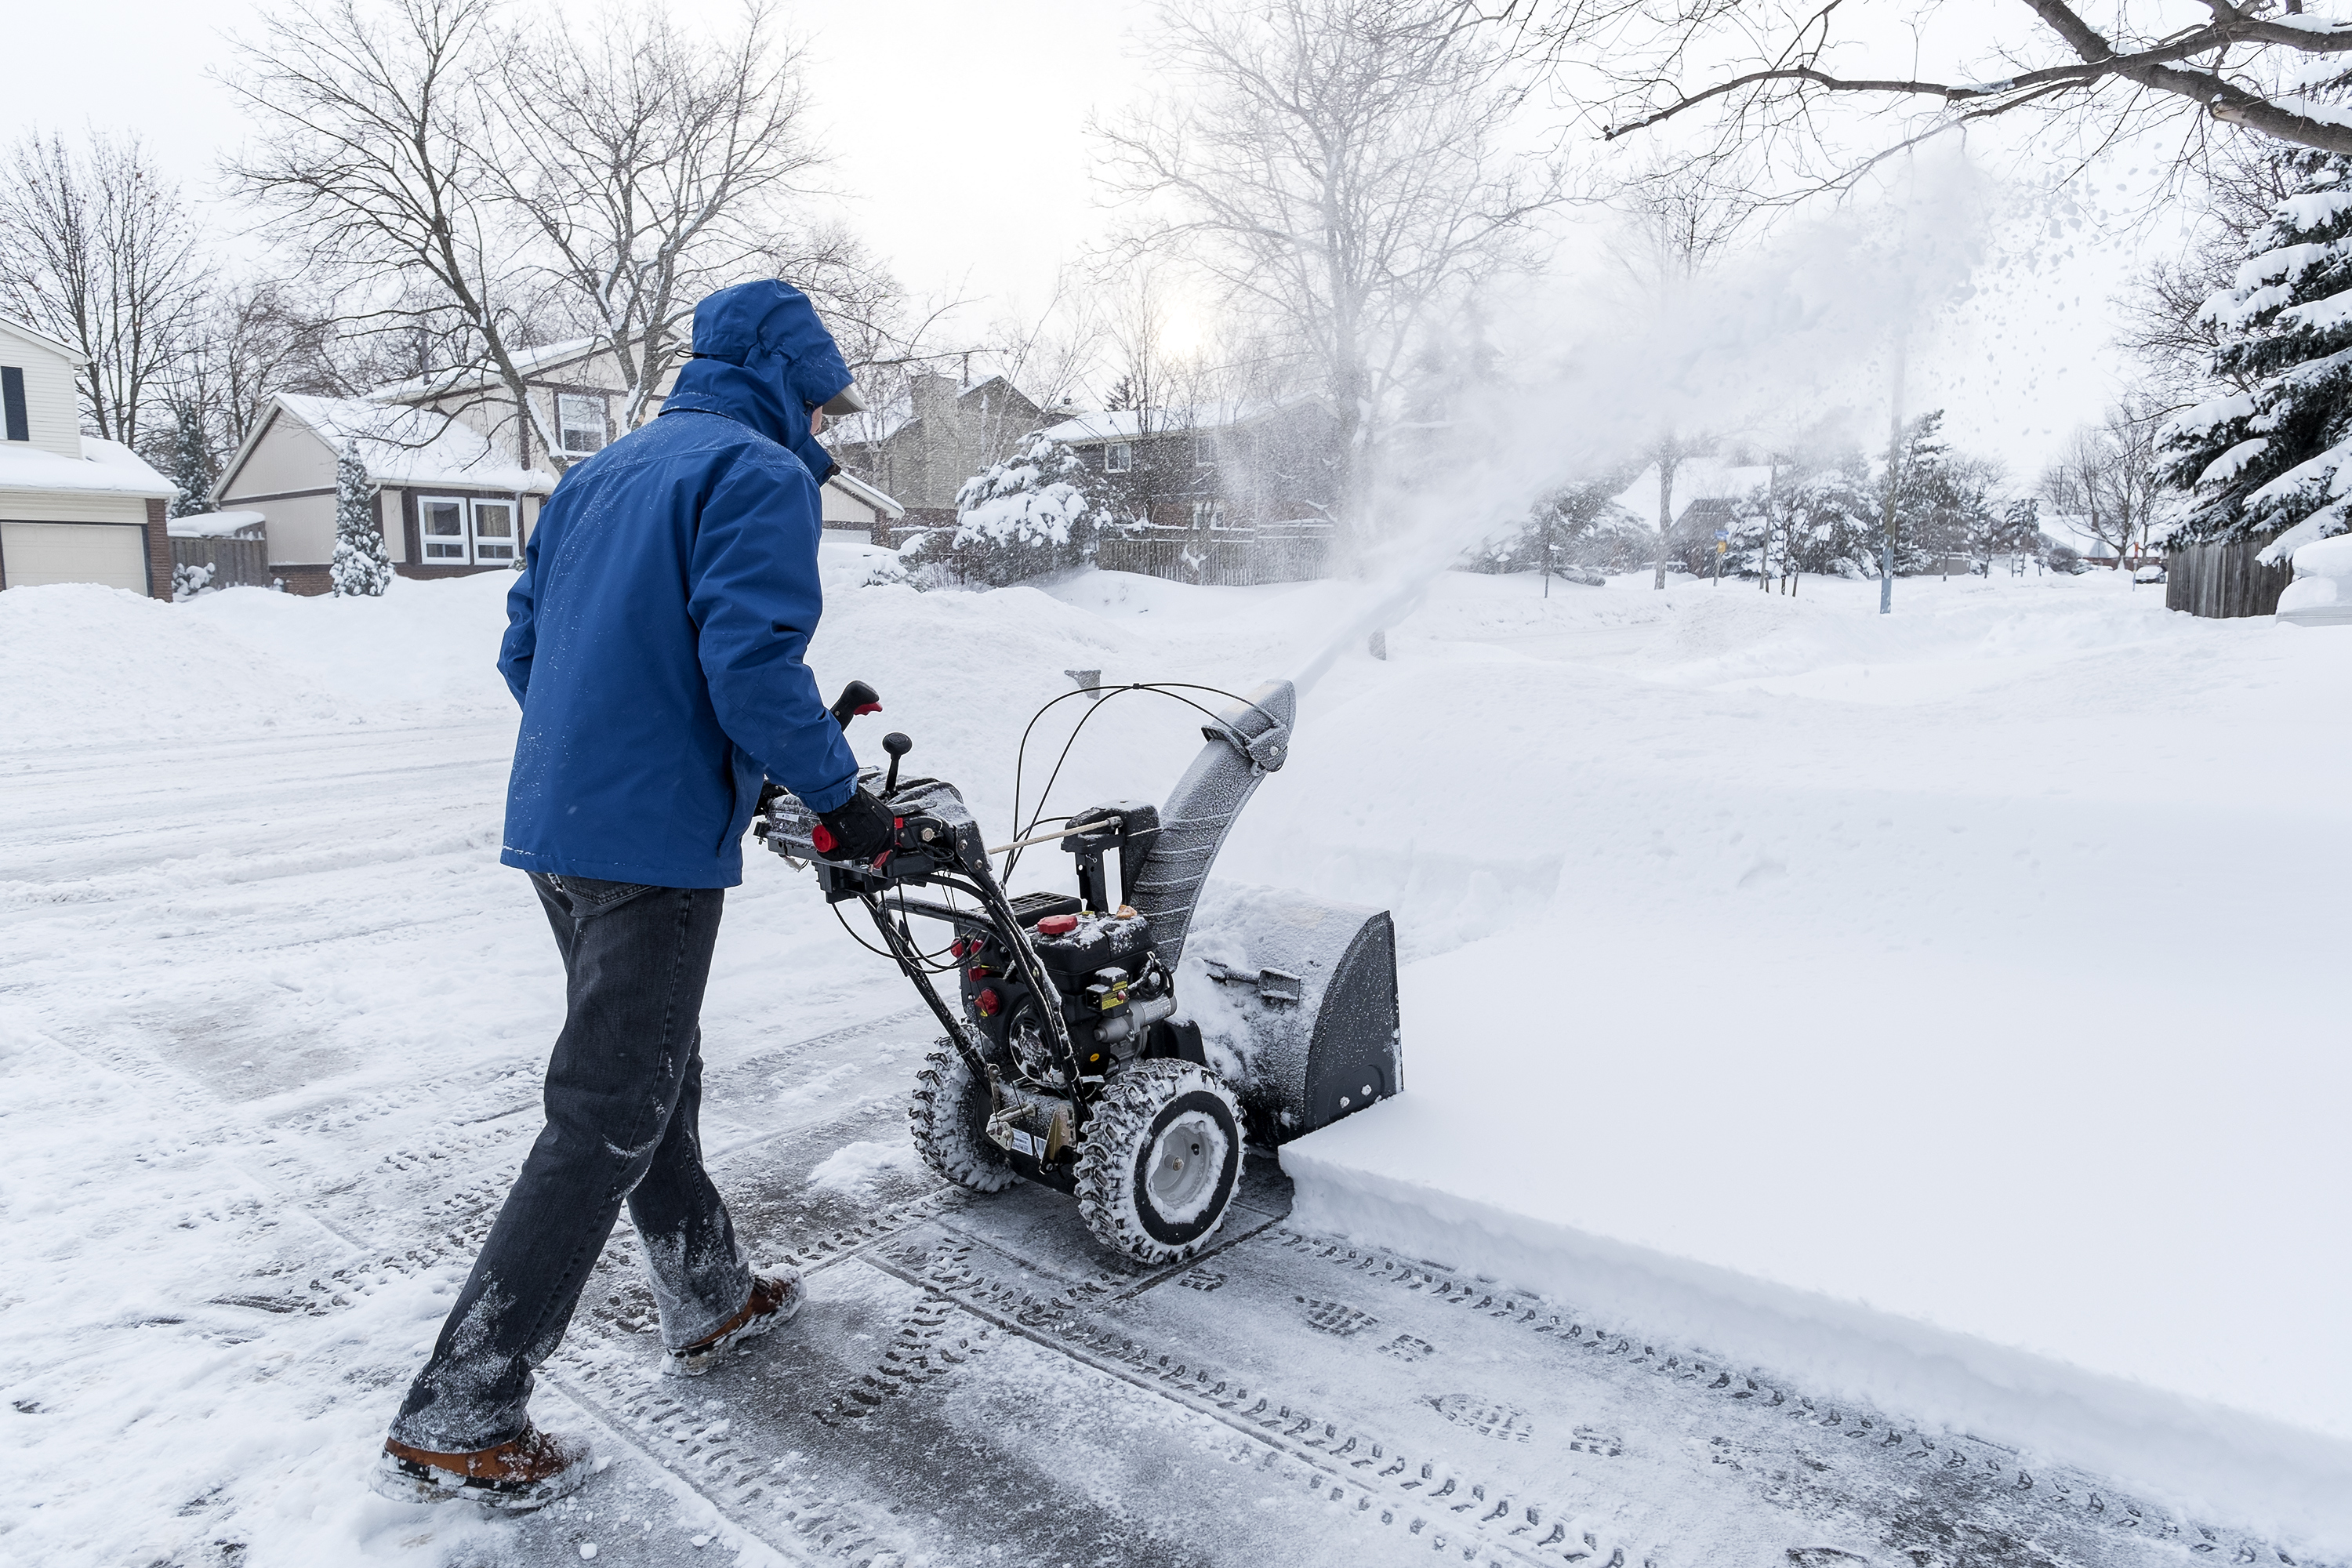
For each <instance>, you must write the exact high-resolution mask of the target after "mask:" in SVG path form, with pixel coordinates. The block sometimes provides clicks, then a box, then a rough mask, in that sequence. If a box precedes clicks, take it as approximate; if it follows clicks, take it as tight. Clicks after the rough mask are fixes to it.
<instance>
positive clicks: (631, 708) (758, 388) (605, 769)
mask: <svg viewBox="0 0 2352 1568" xmlns="http://www.w3.org/2000/svg"><path fill="white" fill-rule="evenodd" d="M694 353H695V357H694V358H693V359H691V360H689V361H688V362H687V363H686V365H685V367H684V368H683V369H681V370H680V371H679V372H678V376H677V384H676V385H675V386H674V387H673V388H672V390H671V392H670V395H669V397H668V398H667V401H665V403H664V404H663V405H662V412H661V416H660V417H659V418H657V419H656V420H654V421H653V422H652V423H651V424H649V425H647V426H645V427H644V428H643V429H640V430H636V431H634V432H632V433H630V434H629V435H627V436H625V437H622V438H621V439H620V440H618V441H615V442H614V443H613V444H612V445H611V446H609V447H605V448H604V450H603V451H601V452H599V453H597V454H596V455H595V456H594V457H593V458H588V459H587V460H586V461H585V462H582V463H577V464H574V465H573V466H572V468H571V470H570V471H569V472H567V473H566V474H565V475H564V476H563V481H562V483H561V484H559V485H557V486H556V487H555V493H554V494H553V495H551V496H550V497H548V499H547V504H546V505H545V506H544V507H543V508H542V509H541V511H540V517H539V526H538V528H537V529H535V530H534V531H532V533H531V536H530V545H529V546H528V548H527V549H526V550H525V551H524V552H523V553H524V570H523V574H522V575H521V576H520V578H518V579H517V580H516V582H515V585H514V589H513V591H512V592H511V593H509V595H507V622H508V625H507V635H506V640H505V642H504V644H503V646H502V647H500V648H499V673H500V674H502V675H504V676H505V677H506V680H507V685H508V686H509V688H510V689H512V690H513V692H514V694H515V700H517V701H519V702H520V703H521V704H522V728H521V731H520V734H519V735H518V736H517V738H516V741H515V755H514V772H513V773H512V774H511V776H510V777H509V782H508V785H507V823H506V843H505V847H504V848H503V850H502V851H501V852H500V854H499V859H500V860H501V861H503V862H504V863H506V864H507V865H509V866H520V867H521V868H524V869H526V870H531V871H553V872H558V873H564V874H570V875H574V876H581V877H594V878H600V879H604V880H607V881H616V882H646V883H651V884H654V885H656V886H658V887H668V888H731V887H733V886H735V885H736V884H737V883H738V882H740V881H741V880H742V879H743V848H742V839H743V832H744V829H745V828H746V827H747V826H750V824H751V814H752V811H753V810H754V808H755V807H756V806H757V805H758V804H759V795H760V781H761V773H762V772H763V771H764V772H765V773H766V774H767V775H768V776H770V777H772V778H774V779H776V780H778V781H779V782H780V783H782V784H784V785H785V786H786V787H787V788H789V789H791V790H792V792H793V794H795V795H799V796H800V797H801V798H802V799H803V800H804V801H806V802H807V803H808V804H809V805H810V806H811V807H813V808H814V809H815V810H818V811H830V810H832V809H833V808H834V807H835V806H837V805H841V804H842V803H843V802H844V801H846V800H847V799H848V798H849V797H850V795H851V794H852V793H853V792H854V791H855V790H856V784H857V763H856V759H855V758H854V757H853V756H852V755H851V754H850V750H849V744H848V742H847V741H845V739H844V738H843V737H842V733H841V728H840V726H839V725H838V724H836V723H835V721H834V719H833V716H832V715H831V714H830V713H828V712H827V711H826V710H825V707H824V700H823V699H821V698H820V697H819V696H818V695H817V689H816V678H815V677H814V676H813V675H811V674H810V673H809V671H808V668H807V667H806V666H805V665H803V663H802V662H801V660H802V658H803V655H804V654H805V653H806V652H807V649H808V643H809V637H811V636H812V635H813V634H814V632H815V630H816V623H817V616H818V615H819V613H820V612H821V611H822V609H823V608H824V595H823V594H822V592H821V591H820V589H819V587H818V584H817V570H816V547H817V539H818V537H819V532H820V530H821V528H822V526H823V525H822V522H821V521H820V518H819V512H818V501H817V486H818V484H820V483H821V482H822V481H823V480H824V478H825V476H826V475H827V474H829V473H831V472H832V469H833V463H832V459H831V458H828V457H827V456H826V455H825V452H824V448H823V447H820V446H818V445H817V443H816V440H815V438H814V437H813V436H811V435H810V434H809V410H810V409H811V408H813V407H815V406H817V405H820V404H823V403H824V402H825V401H826V400H827V399H828V398H831V397H832V396H833V395H835V394H836V393H838V392H839V391H841V390H842V388H844V387H845V386H847V385H848V384H849V382H850V375H849V369H848V367H847V366H846V365H845V364H844V363H843V362H842V358H841V353H840V351H839V350H838V349H836V348H835V346H834V342H833V339H832V337H831V336H830V335H829V334H828V333H827V332H826V331H825V330H824V324H823V323H821V322H820V321H818V320H817V316H816V311H815V310H814V308H813V307H812V306H811V305H810V304H809V301H808V299H807V297H806V296H805V295H803V294H802V293H801V292H800V291H799V290H798V289H792V288H788V287H786V286H785V285H784V284H782V283H777V282H772V281H766V282H759V283H745V284H741V285H740V286H738V287H736V288H732V289H721V290H719V292H718V293H716V294H713V295H711V296H710V297H709V299H707V300H703V301H702V303H701V304H700V305H699V306H698V307H697V308H696V310H695V312H694Z"/></svg>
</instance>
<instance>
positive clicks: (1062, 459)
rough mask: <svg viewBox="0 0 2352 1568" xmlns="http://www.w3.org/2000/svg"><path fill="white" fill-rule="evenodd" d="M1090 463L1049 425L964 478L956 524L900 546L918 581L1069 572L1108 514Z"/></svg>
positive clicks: (994, 581)
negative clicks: (1048, 431)
mask: <svg viewBox="0 0 2352 1568" xmlns="http://www.w3.org/2000/svg"><path fill="white" fill-rule="evenodd" d="M1086 478H1087V471H1086V465H1085V464H1083V463H1082V462H1080V461H1079V460H1078V458H1077V456H1076V454H1075V453H1073V452H1072V451H1071V450H1070V449H1069V448H1068V447H1066V446H1064V445H1062V443H1060V442H1059V441H1055V440H1052V439H1049V438H1048V437H1046V436H1045V434H1044V433H1043V432H1038V433H1036V434H1033V435H1030V436H1025V437H1023V438H1022V441H1021V447H1020V449H1019V450H1018V451H1016V452H1014V453H1013V456H1011V457H1010V458H1005V459H1004V460H1003V462H1001V463H997V464H994V465H992V467H990V468H988V469H986V470H985V471H984V472H982V473H979V474H976V475H974V476H973V477H972V478H971V479H967V480H965V481H964V486H963V488H962V489H960V490H958V491H957V492H956V521H955V526H954V527H953V528H935V529H933V530H931V531H929V533H925V534H922V535H920V536H919V537H918V538H916V539H915V540H914V541H912V542H909V543H908V544H907V545H905V546H903V547H901V549H900V551H899V552H898V553H899V559H900V560H901V561H903V562H904V563H906V566H907V569H908V573H909V574H910V575H911V576H912V577H913V578H914V580H915V582H916V583H917V584H918V585H919V586H922V585H929V584H935V583H937V582H939V581H940V580H942V579H943V578H945V579H952V580H957V581H961V582H967V583H982V584H987V585H988V586H990V587H992V588H1001V587H1003V586H1005V585H1006V584H1011V583H1019V582H1024V581H1025V580H1027V579H1029V578H1032V577H1043V576H1046V575H1048V574H1052V573H1055V572H1066V571H1068V570H1069V569H1070V568H1072V567H1074V566H1083V565H1085V564H1086V563H1087V562H1089V561H1091V560H1093V559H1094V554H1095V545H1096V542H1097V540H1098V539H1099V537H1100V536H1101V532H1102V530H1103V528H1104V527H1105V526H1106V525H1107V524H1108V522H1109V521H1110V514H1109V512H1108V509H1106V508H1105V507H1103V506H1102V505H1101V504H1100V503H1098V502H1097V500H1095V499H1094V498H1093V497H1092V496H1091V495H1089V494H1088V493H1087V489H1086Z"/></svg>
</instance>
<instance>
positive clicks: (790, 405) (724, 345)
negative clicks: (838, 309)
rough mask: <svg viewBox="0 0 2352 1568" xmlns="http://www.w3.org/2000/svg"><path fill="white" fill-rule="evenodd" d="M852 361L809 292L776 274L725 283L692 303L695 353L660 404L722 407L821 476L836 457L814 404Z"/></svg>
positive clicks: (705, 409) (668, 408)
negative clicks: (823, 440)
mask: <svg viewBox="0 0 2352 1568" xmlns="http://www.w3.org/2000/svg"><path fill="white" fill-rule="evenodd" d="M850 379H851V378H850V374H849V366H848V364H847V363H845V361H844V360H843V359H842V357H841V350H840V349H839V348H838V347H836V346H835V343H834V341H833V334H832V333H831V332H828V331H825V330H824V322H823V321H819V320H817V314H816V307H815V306H814V305H812V304H810V303H809V298H808V296H807V295H805V294H803V293H802V292H801V291H800V290H799V289H795V288H793V287H792V286H791V285H790V284H788V283H781V282H778V281H777V280H776V279H772V278H769V279H761V280H760V281H759V282H756V283H739V284H737V285H735V287H733V288H731V289H720V290H719V292H717V293H716V294H713V295H711V296H709V298H708V299H706V300H703V301H702V303H701V304H699V305H697V306H696V307H695V308H694V357H693V358H692V359H690V360H688V361H687V363H686V364H685V366H684V368H682V369H681V370H679V372H678V373H677V383H676V384H674V385H673V386H672V387H671V389H670V395H669V396H668V398H667V399H666V400H665V401H664V403H663V404H662V412H663V413H665V414H667V413H670V412H672V411H673V410H693V411H698V412H701V413H706V414H723V415H725V416H727V417H729V418H730V419H733V420H737V421H739V422H740V423H741V424H745V425H748V426H751V428H752V429H754V430H757V431H758V432H760V434H761V435H762V436H765V437H768V438H769V439H770V440H772V441H774V442H776V443H778V444H779V445H781V446H784V447H790V448H791V449H792V451H793V455H794V456H795V457H797V458H800V460H801V461H802V462H803V464H804V465H806V466H807V468H808V471H809V473H810V475H811V476H812V477H813V478H814V479H816V481H817V482H818V483H819V484H823V483H824V480H825V478H826V476H828V475H830V474H831V473H832V472H833V470H834V468H835V466H836V465H835V462H834V460H833V458H832V456H831V454H829V453H827V452H826V451H825V449H824V447H822V446H820V445H819V444H818V442H817V439H816V437H814V436H812V435H810V434H809V411H810V410H811V409H813V408H816V407H820V406H822V405H824V403H826V402H827V401H828V400H830V399H831V398H832V397H834V396H835V395H836V394H837V393H839V392H840V391H841V390H842V389H843V388H844V387H845V386H847V385H848V384H850Z"/></svg>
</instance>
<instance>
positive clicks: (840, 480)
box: [824, 468, 907, 520]
mask: <svg viewBox="0 0 2352 1568" xmlns="http://www.w3.org/2000/svg"><path fill="white" fill-rule="evenodd" d="M824 482H825V483H826V484H829V485H832V486H834V487H835V488H836V489H839V490H840V491H841V493H842V494H844V495H845V496H848V497H849V498H850V499H851V500H858V501H863V502H865V503H866V505H867V506H870V507H872V508H873V509H874V510H877V511H879V512H883V513H885V514H887V515H888V516H889V517H890V518H892V519H894V520H895V519H898V518H902V517H904V516H906V515H907V509H906V507H905V505H904V504H903V503H901V502H900V501H898V500H896V499H895V498H893V497H891V496H888V495H886V494H884V493H883V492H882V491H880V490H878V489H875V488H874V487H873V486H872V485H869V484H867V483H866V481H865V480H864V479H859V478H858V477H857V476H856V474H853V473H851V472H850V471H849V470H848V469H847V468H842V469H839V470H837V471H836V472H835V474H834V476H833V478H831V479H827V480H825V481H824Z"/></svg>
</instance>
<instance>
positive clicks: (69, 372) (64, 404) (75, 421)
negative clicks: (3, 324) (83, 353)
mask: <svg viewBox="0 0 2352 1568" xmlns="http://www.w3.org/2000/svg"><path fill="white" fill-rule="evenodd" d="M0 364H13V365H16V366H17V367H18V368H20V369H22V370H23V371H24V373H25V425H26V429H25V434H26V435H27V436H29V437H32V439H31V440H30V441H29V442H27V443H26V445H27V446H31V447H38V448H39V449H40V450H42V451H44V452H55V453H56V454H57V455H58V457H60V458H74V459H75V460H77V461H79V459H80V458H81V404H80V401H79V395H78V394H77V393H76V392H75V391H74V373H73V363H72V362H71V361H69V360H68V359H67V358H66V357H65V356H64V355H62V354H60V353H58V352H57V351H56V350H55V349H51V348H45V347H43V346H42V345H41V344H39V343H37V342H34V341H32V340H31V339H29V338H25V337H20V336H18V335H17V334H16V333H15V332H11V331H0ZM141 515H142V517H143V516H144V515H145V514H144V513H143V512H142V514H141Z"/></svg>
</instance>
